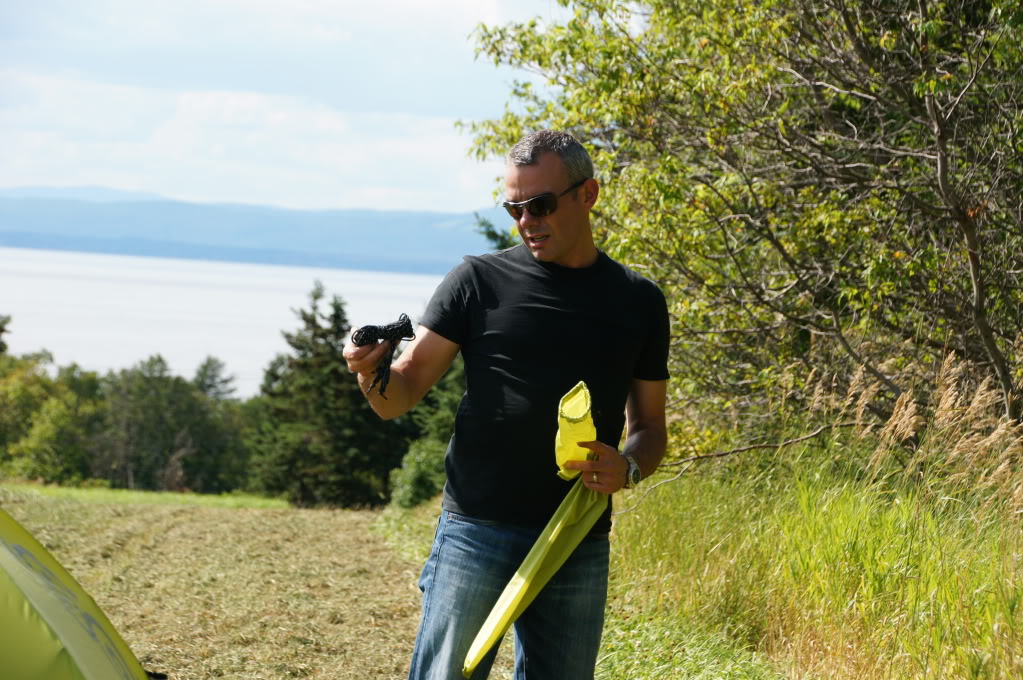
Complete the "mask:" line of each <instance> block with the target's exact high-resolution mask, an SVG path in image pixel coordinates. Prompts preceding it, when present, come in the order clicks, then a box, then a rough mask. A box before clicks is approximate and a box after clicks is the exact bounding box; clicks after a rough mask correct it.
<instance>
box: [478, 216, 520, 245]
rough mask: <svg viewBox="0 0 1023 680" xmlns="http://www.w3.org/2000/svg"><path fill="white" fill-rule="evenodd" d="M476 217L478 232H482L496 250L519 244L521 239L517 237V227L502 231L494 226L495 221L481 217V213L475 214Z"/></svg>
mask: <svg viewBox="0 0 1023 680" xmlns="http://www.w3.org/2000/svg"><path fill="white" fill-rule="evenodd" d="M475 217H476V232H477V233H479V234H482V235H483V236H484V237H485V238H486V239H487V240H488V241H490V245H491V246H493V248H494V250H505V249H506V248H511V247H513V246H516V245H518V244H519V240H518V239H517V238H516V237H515V229H514V228H511V229H506V230H504V231H501V230H500V229H498V228H497V227H495V226H494V223H493V222H491V221H490V220H488V219H487V218H485V217H481V216H480V214H479V213H476V214H475Z"/></svg>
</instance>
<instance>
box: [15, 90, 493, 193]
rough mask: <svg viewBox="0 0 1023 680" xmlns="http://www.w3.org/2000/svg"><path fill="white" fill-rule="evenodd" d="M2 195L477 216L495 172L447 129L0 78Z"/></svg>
mask: <svg viewBox="0 0 1023 680" xmlns="http://www.w3.org/2000/svg"><path fill="white" fill-rule="evenodd" d="M8 86H10V87H11V88H13V89H14V90H17V91H19V92H20V93H21V94H20V95H19V96H18V98H17V103H16V104H15V105H13V106H5V107H3V108H0V147H2V148H4V149H6V153H5V155H6V157H7V159H8V161H7V162H5V163H4V164H3V165H2V166H0V185H4V186H20V185H38V184H45V185H106V186H111V187H115V188H122V189H131V190H143V191H153V192H157V193H163V194H165V195H169V196H173V197H177V198H182V199H188V200H196V201H222V202H245V203H264V204H274V205H282V206H288V207H301V208H330V207H372V206H376V207H381V208H397V209H401V208H407V209H420V208H423V207H429V208H434V209H439V210H472V209H476V208H479V207H483V206H486V205H489V204H490V203H491V197H490V192H491V186H492V184H491V180H492V177H493V176H494V175H495V174H496V173H497V172H498V170H497V169H496V168H495V166H494V164H493V163H491V164H489V165H482V164H479V163H477V162H475V161H472V160H470V159H468V158H467V156H466V150H467V148H468V144H469V140H468V138H466V137H464V136H463V135H461V134H460V133H458V132H457V131H456V130H455V129H454V121H453V120H451V119H447V118H438V117H428V116H417V115H413V114H407V113H396V114H346V113H343V112H339V111H336V110H334V109H332V108H330V107H328V106H325V105H323V104H321V103H319V102H316V101H315V100H312V99H307V98H300V97H290V96H281V95H268V94H262V93H255V92H236V91H185V92H179V93H169V92H167V91H164V90H160V89H155V88H136V87H126V86H112V85H108V84H104V83H94V82H88V81H81V80H70V79H65V78H57V77H53V76H42V75H38V74H28V73H22V72H11V71H6V72H2V73H0V87H4V88H6V87H8Z"/></svg>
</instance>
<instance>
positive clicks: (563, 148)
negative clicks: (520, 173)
mask: <svg viewBox="0 0 1023 680" xmlns="http://www.w3.org/2000/svg"><path fill="white" fill-rule="evenodd" d="M548 151H551V152H553V153H556V154H558V157H559V158H561V162H562V163H564V164H565V168H566V169H567V170H568V181H569V182H570V183H572V184H575V183H576V182H579V181H581V180H584V179H589V178H591V177H593V161H592V160H590V154H589V153H587V152H586V148H585V147H583V145H582V144H580V143H579V141H578V140H577V139H576V138H575V137H573V136H572V135H570V134H568V133H567V132H558V131H557V130H537V131H536V132H530V133H529V134H528V135H526V136H525V137H523V138H522V139H520V140H519V141H518V143H516V144H515V146H513V147H512V148H511V151H509V152H508V163H509V164H510V165H535V164H536V163H537V162H538V161H539V159H540V154H543V153H546V152H548Z"/></svg>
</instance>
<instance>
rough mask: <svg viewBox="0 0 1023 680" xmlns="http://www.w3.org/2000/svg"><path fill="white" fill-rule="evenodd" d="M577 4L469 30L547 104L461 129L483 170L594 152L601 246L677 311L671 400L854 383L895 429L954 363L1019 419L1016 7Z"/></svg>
mask: <svg viewBox="0 0 1023 680" xmlns="http://www.w3.org/2000/svg"><path fill="white" fill-rule="evenodd" d="M564 4H568V5H570V6H571V8H572V10H573V13H572V16H571V18H570V19H568V20H567V21H565V22H564V23H547V24H541V23H539V22H536V21H533V22H528V23H525V24H511V25H507V26H497V27H488V26H483V27H481V28H480V29H479V32H478V39H479V52H480V53H481V54H483V55H485V56H487V57H489V58H491V59H492V60H493V61H494V62H495V63H499V64H508V65H511V66H515V67H520V68H523V69H526V70H529V71H532V72H533V73H535V74H537V75H538V76H539V78H540V80H541V81H542V82H543V85H544V86H545V87H544V88H543V89H541V88H538V87H535V86H534V85H533V84H532V83H530V82H520V83H518V84H517V85H516V87H515V88H514V89H513V97H514V101H513V103H512V105H509V107H508V110H507V112H506V113H505V115H504V116H503V117H502V118H501V119H498V120H491V121H484V122H480V123H474V124H470V125H469V126H468V127H469V129H470V130H471V131H472V132H473V133H474V135H475V139H476V141H475V150H476V152H477V154H478V155H479V156H481V157H486V156H492V155H500V154H503V153H504V152H505V151H506V149H507V148H508V147H509V146H510V145H511V144H512V143H514V142H515V141H516V140H517V139H518V138H519V137H520V136H521V135H522V134H523V133H524V132H526V131H529V130H531V129H535V128H539V127H553V128H560V129H565V130H567V131H570V132H572V133H573V134H575V135H576V136H577V137H578V138H580V139H581V140H582V141H584V143H587V144H588V145H589V146H590V148H591V149H592V150H593V152H594V153H593V155H594V160H595V163H596V165H597V167H598V169H599V172H600V174H601V175H602V176H603V177H605V178H606V180H607V182H606V184H605V187H604V189H605V190H604V192H603V193H602V197H601V202H600V203H599V204H598V212H597V214H596V223H595V224H596V228H597V232H598V236H599V238H600V239H601V241H602V245H603V247H604V248H605V249H607V250H608V251H609V252H610V253H611V254H612V255H614V256H616V257H619V258H620V259H623V260H625V261H626V262H627V263H629V264H631V265H632V266H634V267H636V268H637V269H639V270H640V271H642V272H643V273H645V274H647V275H649V276H651V277H652V278H654V279H655V280H656V281H658V282H659V283H660V284H661V285H662V287H663V288H664V289H665V291H666V293H667V295H668V297H669V300H670V303H671V312H672V315H673V317H674V322H673V333H674V336H675V337H674V342H673V352H672V357H671V362H672V373H673V375H674V376H676V382H675V385H676V386H677V393H676V394H675V395H674V396H675V403H676V404H679V405H682V406H684V405H686V404H691V405H692V404H700V405H702V406H704V407H706V406H709V405H711V404H715V405H717V406H718V407H724V411H722V412H727V409H728V408H730V407H732V406H738V407H739V408H740V409H742V410H744V411H746V412H747V413H749V412H751V410H752V411H756V410H763V409H764V408H765V406H766V405H765V403H764V402H763V395H764V393H765V388H770V387H771V386H774V385H778V384H779V383H780V382H781V380H782V378H783V374H784V372H785V370H786V367H789V366H796V367H799V369H800V370H795V371H789V374H790V375H795V376H803V377H806V376H808V375H810V374H811V373H812V372H817V373H821V372H826V373H828V374H829V376H830V379H832V380H833V381H834V382H835V383H836V384H839V385H848V384H849V382H850V380H851V379H852V376H853V375H854V374H855V373H856V372H857V371H858V370H861V369H862V370H864V371H866V372H867V373H869V374H870V375H872V376H873V378H874V379H875V380H876V381H877V382H878V383H879V384H880V385H881V386H882V389H881V391H880V392H879V393H878V394H877V396H876V399H875V401H874V403H873V404H872V405H871V410H872V411H873V412H874V413H876V414H878V415H881V416H886V415H887V414H889V413H890V412H891V410H892V409H893V408H894V405H895V402H896V401H897V399H898V398H899V397H900V396H901V395H902V394H903V393H904V392H905V391H906V390H907V389H909V388H908V386H909V385H910V384H912V383H913V381H914V380H915V379H916V378H917V377H919V375H921V374H923V375H930V376H933V375H934V374H935V373H936V371H937V370H938V367H939V365H940V364H941V360H942V359H943V358H944V354H945V352H946V351H952V352H955V353H956V355H957V356H959V357H960V358H963V359H967V360H969V361H971V362H972V363H973V365H975V366H976V367H977V370H978V374H977V378H976V379H977V381H978V382H979V381H980V380H981V379H983V377H985V376H990V377H991V378H992V379H993V380H994V381H995V384H996V385H997V387H998V390H999V392H1000V395H1001V404H1002V408H1003V411H1004V413H1005V414H1006V415H1007V416H1008V417H1010V418H1012V419H1016V420H1018V419H1019V418H1020V414H1021V405H1020V396H1019V389H1020V384H1021V382H1023V357H1021V353H1020V344H1021V343H1023V316H1021V315H1020V314H1019V309H1020V308H1021V306H1023V278H1021V277H1023V229H1021V226H1023V212H1021V211H1023V208H1021V206H1020V203H1019V200H1018V197H1019V195H1021V193H1023V127H1021V122H1023V113H1021V111H1023V78H1021V70H1023V48H1021V47H1020V46H1021V45H1023V23H1021V21H1020V14H1019V12H1018V7H1017V4H1016V3H1015V2H1010V1H1008V0H1002V1H998V0H995V1H993V2H989V3H973V2H968V1H967V0H957V1H954V2H946V3H924V2H916V1H915V0H914V1H913V2H910V1H909V0H899V1H897V2H888V1H887V0H884V1H882V0H857V1H855V2H844V1H840V0H824V1H823V2H815V1H811V0H797V1H795V2H778V1H774V2H749V0H722V1H721V2H715V3H710V4H708V3H703V2H695V1H684V2H674V1H672V2H667V1H665V0H648V1H646V2H624V1H618V0H579V1H577V2H571V3H568V2H566V3H564ZM709 367H713V370H708V368H709ZM800 381H801V379H800V378H797V379H796V380H795V383H794V384H793V385H792V398H791V399H790V400H789V401H788V402H787V405H788V406H789V407H791V408H793V409H795V410H798V409H799V408H802V407H803V406H804V405H805V400H806V399H807V398H808V397H809V395H808V394H807V392H806V391H805V390H803V389H802V385H801V384H800Z"/></svg>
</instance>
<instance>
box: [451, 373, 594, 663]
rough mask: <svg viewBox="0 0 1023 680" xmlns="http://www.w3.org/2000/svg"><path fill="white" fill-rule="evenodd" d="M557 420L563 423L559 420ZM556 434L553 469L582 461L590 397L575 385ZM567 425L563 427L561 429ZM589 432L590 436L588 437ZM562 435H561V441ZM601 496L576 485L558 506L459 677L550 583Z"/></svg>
mask: <svg viewBox="0 0 1023 680" xmlns="http://www.w3.org/2000/svg"><path fill="white" fill-rule="evenodd" d="M563 415H567V417H565V418H563V417H562V416H563ZM558 421H559V430H558V437H557V439H556V447H557V451H558V454H557V455H558V464H559V467H560V466H561V465H563V464H564V461H567V460H585V458H586V452H587V450H586V449H584V448H581V447H578V446H576V445H575V443H576V442H580V441H593V440H595V439H596V431H595V430H592V428H593V420H592V418H591V417H590V395H589V392H588V391H587V389H586V385H585V384H583V383H579V384H578V385H576V386H575V387H573V388H572V389H571V390H570V391H569V393H568V394H566V395H565V396H564V397H563V398H562V400H561V407H560V408H559V420H558ZM587 422H588V423H589V428H590V429H586V427H585V426H583V427H578V425H579V424H580V423H587ZM566 425H567V427H566ZM591 430H592V432H591ZM563 433H564V435H563ZM562 447H564V450H565V452H566V453H571V454H572V455H574V456H575V457H574V458H565V459H564V461H563V460H562V458H561V454H562ZM570 448H574V449H578V450H579V451H581V452H583V455H582V456H579V455H578V454H575V452H574V451H570ZM562 472H575V473H576V474H578V470H575V471H566V470H564V468H562V469H561V470H560V471H559V472H558V474H559V476H562V477H564V475H562ZM607 499H608V497H607V494H602V493H599V492H597V491H594V490H592V489H590V488H588V487H587V486H586V485H584V484H583V483H582V480H576V482H575V485H574V486H573V487H572V489H571V491H569V492H568V495H567V496H565V500H563V501H562V502H561V505H560V506H558V509H557V510H556V511H555V513H554V516H553V517H552V518H551V521H550V522H548V523H547V526H546V527H545V528H544V530H543V533H542V534H540V538H538V539H537V540H536V543H534V544H533V547H532V548H531V549H530V551H529V554H528V555H526V559H525V560H523V561H522V564H521V565H520V566H519V568H518V570H517V571H516V572H515V575H514V576H513V577H512V579H511V581H509V582H508V585H507V586H505V589H504V592H502V593H501V597H499V598H498V600H497V603H496V604H495V605H494V608H493V609H491V610H490V615H489V616H487V620H486V621H485V622H484V623H483V627H482V628H480V632H479V633H478V634H477V635H476V639H475V640H473V643H472V646H471V647H469V653H468V654H466V657H465V663H464V664H463V666H462V675H463V676H464V677H466V678H469V677H471V676H472V673H473V671H474V670H476V666H478V665H479V663H480V661H482V660H483V657H484V656H486V654H487V652H489V651H490V649H491V648H492V647H493V646H494V645H495V644H496V643H497V641H498V640H500V639H501V638H502V637H503V636H504V634H505V633H506V632H508V628H509V627H511V625H512V624H513V623H515V620H516V619H518V618H519V616H520V615H521V614H522V612H524V611H525V610H526V607H528V606H529V605H530V603H532V601H533V600H534V599H535V598H536V596H537V594H538V593H539V592H540V590H542V589H543V587H544V586H545V585H547V582H548V581H550V580H551V577H552V576H554V574H555V573H557V571H558V569H560V568H561V565H563V564H564V563H565V560H567V559H568V558H569V556H570V555H571V554H572V551H573V550H575V549H576V546H578V545H579V543H581V542H582V540H583V538H585V537H586V535H587V534H588V533H589V532H590V529H592V528H593V525H594V524H596V522H597V520H598V519H600V516H601V515H602V514H604V510H605V509H606V508H607V503H608V500H607Z"/></svg>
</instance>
